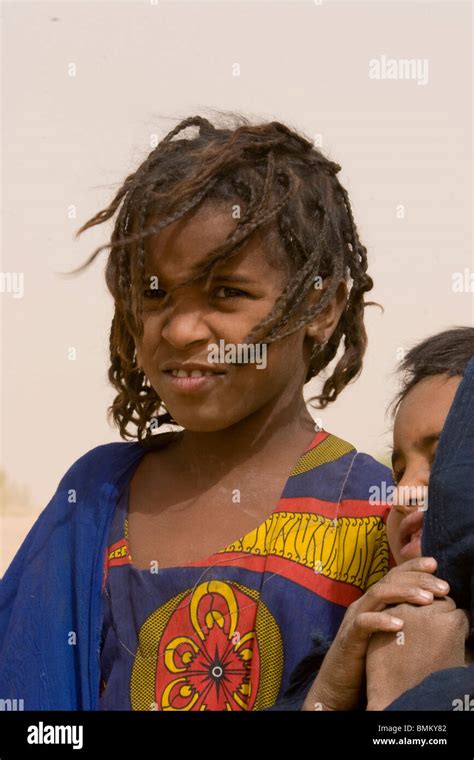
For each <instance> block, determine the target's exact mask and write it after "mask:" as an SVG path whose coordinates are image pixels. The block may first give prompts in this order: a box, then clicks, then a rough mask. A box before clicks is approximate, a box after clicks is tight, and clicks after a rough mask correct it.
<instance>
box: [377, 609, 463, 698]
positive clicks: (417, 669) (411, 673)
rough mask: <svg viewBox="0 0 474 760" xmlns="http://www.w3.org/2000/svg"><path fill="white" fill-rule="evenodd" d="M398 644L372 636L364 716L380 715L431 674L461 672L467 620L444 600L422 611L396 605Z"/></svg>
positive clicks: (384, 635)
mask: <svg viewBox="0 0 474 760" xmlns="http://www.w3.org/2000/svg"><path fill="white" fill-rule="evenodd" d="M394 612H396V613H397V614H398V615H400V617H401V618H403V621H404V626H403V634H404V636H403V640H402V641H400V642H398V641H396V640H395V638H394V636H393V635H392V636H390V635H389V634H387V633H378V634H377V635H376V636H374V637H373V638H372V639H371V641H370V644H369V647H368V652H367V710H384V709H385V708H386V707H387V705H390V704H391V703H392V702H393V701H394V700H395V699H398V697H399V696H400V695H401V694H403V693H404V692H405V691H408V689H412V688H413V687H414V686H416V685H417V684H419V683H421V682H422V681H423V680H424V679H425V678H427V677H428V676H429V675H430V674H431V673H435V672H436V671H437V670H444V669H445V668H459V667H464V665H465V664H466V662H465V648H466V638H467V636H468V635H469V629H470V626H469V616H468V614H467V612H466V610H461V609H458V608H457V607H456V604H455V603H454V602H453V600H452V599H451V598H450V597H446V598H445V599H442V600H438V599H436V600H435V602H434V603H433V604H430V605H428V606H427V607H425V608H424V609H419V608H417V607H414V606H413V605H411V604H400V605H399V606H398V607H396V608H394Z"/></svg>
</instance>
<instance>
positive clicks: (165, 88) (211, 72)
mask: <svg viewBox="0 0 474 760" xmlns="http://www.w3.org/2000/svg"><path fill="white" fill-rule="evenodd" d="M2 16H3V19H2V63H3V66H2V70H3V78H2V94H1V102H2V112H3V118H2V142H1V145H2V171H3V173H2V182H1V191H2V213H1V224H2V236H1V240H2V262H1V271H2V272H20V273H23V274H24V295H23V297H22V298H15V297H13V295H12V293H9V292H3V293H0V305H1V309H2V334H1V388H0V393H1V413H2V417H1V419H2V422H1V433H2V440H1V449H2V450H1V464H2V466H3V467H4V469H5V471H6V473H7V476H8V480H9V483H11V487H10V489H9V491H10V497H9V500H8V503H7V504H6V505H4V509H3V514H2V509H1V508H0V574H1V573H2V572H3V571H4V569H5V568H6V566H7V565H8V563H9V562H10V560H11V558H12V557H13V555H14V553H15V552H16V550H17V549H18V546H19V544H20V543H21V541H22V540H23V538H24V536H25V535H26V532H27V530H28V529H29V527H30V526H31V524H32V523H33V521H34V519H36V516H37V514H38V513H39V511H41V510H42V509H43V508H44V507H45V506H46V504H47V503H48V501H49V499H50V498H51V496H52V495H53V493H54V491H55V489H56V487H57V484H58V482H59V480H60V478H61V477H62V475H63V474H64V472H65V471H66V470H67V469H68V468H69V467H70V465H71V464H72V463H73V462H74V461H75V460H76V459H77V458H78V457H79V456H81V455H82V454H83V453H85V452H86V451H88V450H89V449H91V448H93V447H94V446H96V445H98V444H100V443H106V442H109V441H116V440H120V438H119V435H118V431H117V430H116V429H115V428H112V427H111V426H109V424H108V423H107V420H106V408H107V406H108V405H109V404H110V403H111V402H112V399H113V396H114V392H113V389H112V387H110V386H109V385H108V381H107V377H106V373H107V368H108V333H109V328H110V320H111V317H112V301H111V298H110V296H109V295H108V291H107V290H106V287H105V282H104V280H103V269H104V265H105V261H106V256H107V253H106V252H103V254H101V256H100V257H99V260H96V262H95V264H94V265H93V266H92V267H91V268H90V269H89V270H88V271H87V273H85V274H83V275H80V276H78V277H76V278H74V279H64V278H62V277H60V276H58V274H57V272H59V271H66V270H69V269H72V268H74V267H75V266H77V265H79V264H80V263H82V262H83V261H84V260H85V259H86V258H87V256H88V255H89V254H90V253H91V252H92V251H93V250H94V249H95V248H96V247H97V246H98V245H100V244H102V243H105V242H108V239H109V236H110V233H111V231H112V226H113V224H112V222H109V223H107V224H106V225H100V226H99V227H97V228H95V229H94V230H91V231H88V232H86V233H84V235H83V236H82V237H81V239H80V241H74V239H73V235H74V233H75V231H76V230H77V229H78V228H79V227H80V225H81V224H82V223H83V222H84V221H85V220H86V219H88V218H89V217H90V216H92V215H93V214H94V213H96V212H97V211H98V210H99V209H101V208H104V207H105V206H107V205H108V204H109V202H110V200H111V199H112V197H113V195H114V194H115V192H116V190H117V189H118V187H119V186H120V185H121V184H122V182H123V180H124V179H125V177H126V176H127V175H128V174H129V173H131V172H132V171H134V170H135V169H136V168H137V167H138V165H139V163H141V161H142V160H143V159H144V158H145V157H146V156H147V155H148V153H149V152H150V151H151V149H152V146H151V143H150V140H151V139H152V137H151V136H152V135H154V134H157V135H158V136H159V138H161V137H163V136H164V135H165V134H166V133H167V132H168V131H169V130H170V129H172V127H173V126H174V125H175V124H176V123H177V122H178V121H179V120H181V119H183V118H186V117H187V116H190V115H196V114H201V115H204V116H206V115H209V113H208V111H209V109H212V108H216V109H223V110H229V111H233V110H236V111H240V112H242V113H244V114H245V115H247V116H249V117H250V118H252V119H256V120H257V121H258V120H274V119H277V120H280V121H283V122H285V123H287V124H288V125H289V126H291V127H295V128H297V129H300V130H302V131H303V133H305V134H306V135H307V136H309V137H314V136H315V135H317V134H321V135H322V138H323V145H322V149H323V151H324V152H325V154H326V155H328V157H329V158H331V159H332V160H334V161H337V162H338V163H339V164H341V166H342V172H341V173H340V174H339V178H340V180H341V182H342V183H343V184H344V185H345V186H346V188H347V189H348V191H349V194H350V198H351V202H352V206H353V211H354V214H355V218H356V222H357V224H358V227H359V232H360V236H361V239H362V242H363V243H364V244H365V245H366V246H367V248H368V251H369V262H370V267H369V272H370V274H371V275H372V277H373V278H374V281H375V288H374V290H373V291H372V292H371V293H369V294H368V299H369V300H376V301H379V302H380V303H382V304H383V306H384V308H385V313H384V314H382V313H381V312H380V310H379V309H377V308H375V307H371V308H370V309H368V310H367V311H366V314H367V328H368V333H369V349H368V352H367V356H366V361H365V368H364V371H363V374H362V375H361V377H360V378H359V379H358V380H357V382H356V383H355V384H354V385H353V386H350V387H349V388H347V389H346V390H345V391H344V392H343V394H342V396H341V397H340V398H339V399H338V400H337V402H336V404H335V405H333V406H331V407H330V408H328V409H327V410H325V411H324V412H316V411H314V412H313V414H314V416H321V417H322V420H323V423H324V427H325V428H326V429H327V430H329V431H330V432H333V433H335V434H337V435H339V436H341V437H343V438H345V439H346V440H349V441H351V442H352V443H353V444H354V445H355V446H357V448H358V449H359V450H362V451H366V452H368V453H371V454H373V455H374V456H377V457H379V458H380V457H381V456H383V455H384V453H385V452H386V451H387V450H388V447H389V444H390V435H389V433H390V421H389V419H388V418H387V417H385V408H386V406H387V403H388V402H389V400H390V399H391V397H392V395H393V393H394V392H395V390H396V385H395V383H394V378H393V373H394V370H395V367H396V363H397V358H398V352H400V350H402V349H407V348H409V347H410V346H411V345H413V344H414V343H416V342H417V341H419V340H421V339H423V338H425V337H427V336H429V335H432V334H434V333H436V332H438V331H440V330H443V329H447V328H449V327H452V326H455V325H465V324H472V323H473V294H472V293H470V292H469V291H468V289H466V290H465V291H464V292H460V293H459V292H453V289H452V278H453V274H454V273H456V272H461V273H464V270H466V269H467V270H468V272H467V275H468V277H469V275H470V274H471V273H472V272H473V271H474V262H473V257H472V226H471V224H472V154H471V141H472V81H471V80H472V6H471V4H470V3H469V2H461V3H459V2H452V1H451V0H450V1H449V2H436V3H432V2H422V3H414V2H402V3H400V2H396V3H387V2H377V3H373V2H368V3H367V2H351V3H342V2H329V1H328V2H324V1H323V2H322V3H321V4H319V3H314V2H309V1H308V2H295V0H292V1H291V2H274V1H273V0H264V1H262V2H253V1H252V0H250V1H249V2H234V1H232V0H229V1H228V2H227V1H225V0H224V1H222V0H221V1H220V2H200V1H196V2H180V1H179V0H173V2H166V1H165V0H160V2H157V3H154V2H148V1H147V0H144V2H112V1H111V2H100V1H99V0H94V2H76V1H72V2H65V0H61V2H41V1H40V2H38V1H36V2H21V1H19V2H4V3H3V4H2ZM384 55H385V56H387V57H389V58H395V59H403V58H414V59H420V60H421V61H423V60H425V59H426V61H427V62H428V82H427V84H418V83H417V81H414V80H398V81H394V80H387V79H386V80H378V81H377V80H373V79H370V78H369V74H368V72H369V61H370V60H371V59H379V60H380V59H381V57H382V56H384ZM71 63H74V64H75V66H76V69H77V71H76V76H75V77H71V76H69V74H68V67H69V66H70V64H71ZM236 63H238V64H239V66H240V76H238V77H236V76H234V75H233V72H234V69H233V66H234V64H236ZM399 204H402V205H403V206H404V208H405V217H404V218H403V219H400V218H397V206H398V205H399ZM72 206H74V207H75V209H76V218H69V215H68V214H69V209H70V207H72ZM70 347H74V348H75V349H76V351H77V359H76V361H70V360H69V359H68V349H69V348H70ZM14 489H17V491H18V489H19V490H20V491H21V489H26V494H27V496H21V498H20V497H19V496H18V497H14V498H12V497H11V491H12V490H14ZM15 499H16V500H15ZM28 504H29V506H28Z"/></svg>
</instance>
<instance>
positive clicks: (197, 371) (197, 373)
mask: <svg viewBox="0 0 474 760" xmlns="http://www.w3.org/2000/svg"><path fill="white" fill-rule="evenodd" d="M171 374H172V375H173V377H203V376H204V375H205V376H206V377H209V375H212V374H213V373H212V372H211V371H209V372H201V370H200V369H193V370H192V371H191V372H185V370H184V369H173V370H171Z"/></svg>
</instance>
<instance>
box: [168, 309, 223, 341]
mask: <svg viewBox="0 0 474 760" xmlns="http://www.w3.org/2000/svg"><path fill="white" fill-rule="evenodd" d="M161 336H162V338H164V340H166V341H167V342H168V343H170V344H171V345H172V346H174V347H175V348H178V349H184V348H187V347H188V346H190V345H191V344H193V343H201V342H203V341H206V342H209V340H210V338H211V331H210V330H209V327H208V325H207V324H206V321H205V319H204V318H203V315H202V313H201V312H200V311H199V310H197V309H193V308H189V307H188V308H186V309H182V310H179V311H178V310H175V311H174V312H173V313H172V314H170V315H169V316H168V318H167V320H166V322H165V324H164V325H163V326H162V329H161Z"/></svg>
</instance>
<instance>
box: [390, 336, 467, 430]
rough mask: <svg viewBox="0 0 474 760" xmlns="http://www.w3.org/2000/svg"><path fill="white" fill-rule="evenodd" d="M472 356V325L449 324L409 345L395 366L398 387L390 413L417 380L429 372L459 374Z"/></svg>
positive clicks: (432, 373) (429, 375)
mask: <svg viewBox="0 0 474 760" xmlns="http://www.w3.org/2000/svg"><path fill="white" fill-rule="evenodd" d="M473 357H474V327H453V328H452V329H451V330H445V331H444V332H440V333H437V334H436V335H432V336H431V337H429V338H426V339H425V340H423V341H422V342H421V343H418V344H417V345H416V346H413V348H411V349H410V351H408V353H407V354H405V357H404V358H403V360H402V362H401V363H400V365H399V371H400V372H401V374H402V387H401V390H400V391H399V392H398V394H397V395H396V397H395V398H394V400H393V401H392V403H391V405H390V406H391V407H392V416H393V417H394V416H395V415H396V413H397V410H398V407H399V406H400V404H401V403H402V401H403V399H404V398H405V396H406V395H407V393H408V392H409V391H410V390H411V389H412V388H413V387H414V386H415V385H417V383H419V382H420V380H423V379H424V378H426V377H432V376H433V375H448V376H449V377H455V376H456V375H463V374H464V370H465V369H466V367H467V365H468V364H469V361H470V360H471V359H472V358H473Z"/></svg>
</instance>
